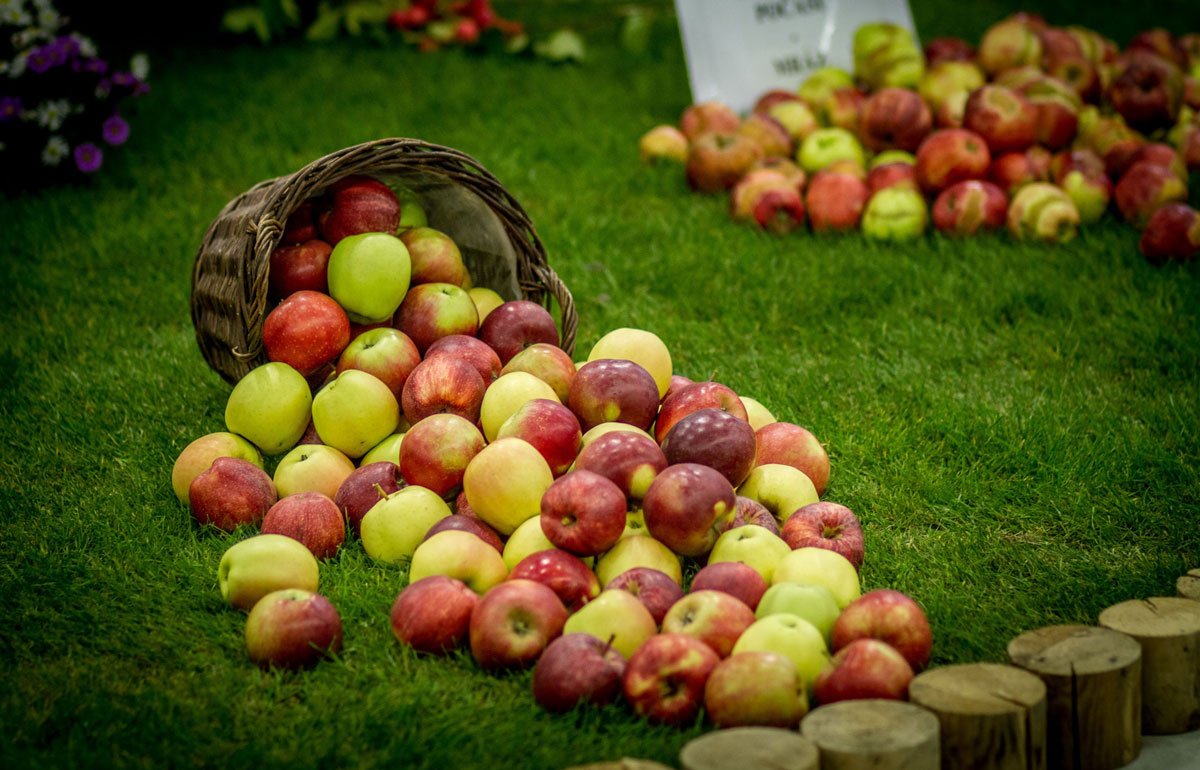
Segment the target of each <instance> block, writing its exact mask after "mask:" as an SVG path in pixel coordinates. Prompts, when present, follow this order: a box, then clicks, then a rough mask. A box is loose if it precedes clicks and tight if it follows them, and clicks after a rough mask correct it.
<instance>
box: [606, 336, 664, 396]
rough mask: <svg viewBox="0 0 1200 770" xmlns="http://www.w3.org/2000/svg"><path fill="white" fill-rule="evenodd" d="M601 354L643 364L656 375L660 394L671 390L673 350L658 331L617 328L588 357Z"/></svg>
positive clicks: (662, 394) (651, 373) (656, 383)
mask: <svg viewBox="0 0 1200 770" xmlns="http://www.w3.org/2000/svg"><path fill="white" fill-rule="evenodd" d="M601 358H620V359H624V360H626V361H633V362H634V363H635V364H640V365H641V367H642V368H643V369H645V370H646V371H647V372H649V373H650V376H651V377H653V378H654V384H655V385H657V386H658V397H659V398H660V399H661V398H662V397H663V396H664V395H666V393H667V387H668V386H669V385H670V384H671V375H672V374H674V373H675V371H674V369H672V364H671V351H669V350H667V345H666V343H664V342H663V341H662V339H661V338H659V336H658V335H657V334H655V333H654V332H648V331H646V330H644V329H630V328H621V329H613V330H612V331H610V332H609V333H607V334H605V335H604V336H603V337H601V338H600V339H599V340H597V341H596V344H595V345H593V346H592V349H591V352H589V353H588V357H587V360H588V361H596V360H599V359H601Z"/></svg>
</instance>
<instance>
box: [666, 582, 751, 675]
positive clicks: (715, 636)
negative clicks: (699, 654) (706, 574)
mask: <svg viewBox="0 0 1200 770" xmlns="http://www.w3.org/2000/svg"><path fill="white" fill-rule="evenodd" d="M754 621H755V618H754V611H753V610H752V609H750V608H749V607H748V606H746V603H745V602H743V601H742V600H741V599H738V598H737V597H736V596H734V595H733V594H729V593H726V592H724V591H716V590H704V589H701V590H696V589H694V588H693V589H692V591H691V592H690V593H687V594H684V595H683V596H682V597H681V598H680V599H679V600H678V601H677V602H675V603H674V604H673V605H671V608H670V609H669V610H667V614H666V615H664V616H663V619H662V633H664V634H686V635H688V636H693V637H695V638H697V639H699V640H700V641H702V642H704V643H705V644H707V645H708V646H709V647H711V648H712V650H713V652H715V653H717V655H718V657H722V658H724V657H727V656H728V655H729V653H730V651H731V650H732V649H733V645H734V643H736V642H737V640H738V637H740V636H741V635H742V632H743V631H745V630H746V629H747V628H748V627H749V626H750V625H751V624H752V623H754Z"/></svg>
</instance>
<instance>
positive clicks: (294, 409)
mask: <svg viewBox="0 0 1200 770" xmlns="http://www.w3.org/2000/svg"><path fill="white" fill-rule="evenodd" d="M311 409H312V392H311V391H310V390H309V389H308V383H307V382H306V381H305V380H304V375H302V374H300V373H299V372H297V371H296V370H295V369H293V368H292V367H290V366H288V365H287V364H283V363H279V362H272V363H267V364H263V365H262V366H256V367H255V368H254V369H251V370H250V371H249V372H248V373H247V374H246V376H245V377H243V378H242V379H240V380H238V383H237V384H236V385H234V386H233V391H232V392H231V393H230V394H229V400H228V401H227V402H226V404H225V426H226V427H227V428H228V429H229V432H231V433H236V434H238V435H239V436H242V437H244V438H245V439H246V440H247V441H249V442H250V443H252V444H254V445H255V446H256V447H258V448H259V449H261V450H262V451H263V453H264V454H268V455H277V454H280V453H281V452H283V451H285V450H288V449H291V448H292V447H293V446H295V445H296V442H297V441H299V440H300V437H301V436H303V435H304V430H305V429H306V428H307V427H308V421H309V419H310V418H311V416H312V411H311Z"/></svg>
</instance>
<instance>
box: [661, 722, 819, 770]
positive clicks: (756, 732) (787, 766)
mask: <svg viewBox="0 0 1200 770" xmlns="http://www.w3.org/2000/svg"><path fill="white" fill-rule="evenodd" d="M819 761H820V757H819V755H818V754H817V747H816V746H814V745H813V744H812V741H810V740H808V739H807V738H804V737H802V736H801V735H800V734H799V733H797V732H795V731H793V730H784V729H783V728H779V727H731V728H728V729H724V730H714V731H713V732H711V733H706V734H705V735H702V736H700V737H699V738H696V739H694V740H692V741H689V742H688V743H687V744H686V745H684V747H683V749H682V750H681V751H680V752H679V765H680V767H682V768H683V770H728V768H737V770H818V768H819V764H818V763H819Z"/></svg>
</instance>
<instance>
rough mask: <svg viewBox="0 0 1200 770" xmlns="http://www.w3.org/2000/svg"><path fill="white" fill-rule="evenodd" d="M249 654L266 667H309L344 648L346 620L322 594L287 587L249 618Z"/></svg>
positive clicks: (266, 599) (263, 601)
mask: <svg viewBox="0 0 1200 770" xmlns="http://www.w3.org/2000/svg"><path fill="white" fill-rule="evenodd" d="M245 636H246V651H247V652H248V653H249V655H250V659H251V660H252V661H254V662H255V663H257V664H258V665H260V666H262V667H263V668H268V667H273V668H288V669H297V668H307V667H309V666H314V665H316V664H317V663H318V662H320V661H321V660H322V659H324V658H326V657H328V656H329V655H330V654H336V653H337V652H339V651H341V649H342V618H341V616H340V615H339V614H338V611H337V608H335V607H334V606H333V604H332V603H331V602H330V601H329V600H328V599H326V598H325V597H324V596H321V595H320V594H316V593H313V592H311V591H304V590H302V589H299V588H285V589H283V590H280V591H274V592H272V593H269V594H267V595H266V596H264V597H263V598H262V599H260V600H259V601H258V603H257V604H255V605H254V608H253V609H251V610H250V614H249V615H247V616H246V632H245Z"/></svg>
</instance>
